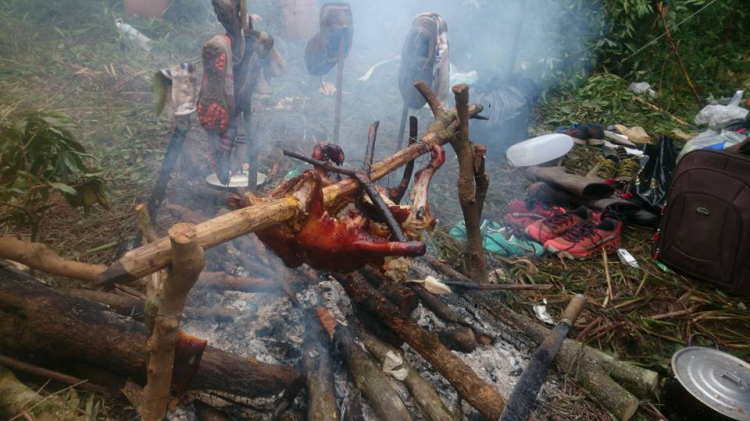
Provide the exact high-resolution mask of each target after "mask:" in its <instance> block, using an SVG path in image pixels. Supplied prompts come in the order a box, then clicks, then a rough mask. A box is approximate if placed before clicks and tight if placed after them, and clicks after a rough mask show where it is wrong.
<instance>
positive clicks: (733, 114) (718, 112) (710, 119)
mask: <svg viewBox="0 0 750 421" xmlns="http://www.w3.org/2000/svg"><path fill="white" fill-rule="evenodd" d="M744 93H745V91H737V92H736V93H735V94H734V96H733V97H732V100H731V101H730V102H729V105H718V104H713V105H707V106H705V107H704V108H703V109H702V110H701V111H700V112H699V113H698V115H696V116H695V124H708V126H709V127H715V126H718V125H720V124H722V123H725V122H727V121H729V120H734V119H737V118H739V119H743V118H746V117H747V113H748V110H746V109H744V108H742V107H740V106H739V104H740V102H741V101H742V96H743V95H744Z"/></svg>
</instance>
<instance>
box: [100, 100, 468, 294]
mask: <svg viewBox="0 0 750 421" xmlns="http://www.w3.org/2000/svg"><path fill="white" fill-rule="evenodd" d="M481 111H482V106H480V105H470V106H468V109H467V116H468V117H471V116H476V115H477V114H479V113H480V112H481ZM457 128H458V114H457V112H456V111H455V110H451V111H447V112H444V113H443V114H442V115H441V116H440V118H437V119H436V120H435V121H434V122H433V123H432V124H431V125H430V127H429V128H428V130H427V133H425V135H424V136H422V138H421V139H420V141H419V142H417V143H415V144H413V145H411V146H409V147H407V148H405V149H403V150H400V151H398V152H396V153H395V154H394V155H391V156H390V157H387V158H385V159H384V160H382V161H380V162H378V163H376V164H374V165H373V166H372V175H371V177H370V178H371V180H372V181H376V180H379V179H381V178H383V177H385V176H386V175H387V174H389V173H391V172H392V171H394V170H396V169H397V168H399V167H401V166H403V165H405V164H406V163H408V162H409V161H412V160H413V159H415V158H417V157H419V156H421V155H424V154H427V153H430V152H431V151H432V147H433V146H434V145H443V144H445V143H447V142H448V141H449V140H450V139H451V138H453V136H455V134H456V130H457ZM358 189H359V184H358V182H357V181H355V180H351V179H349V180H343V181H341V182H338V183H336V184H332V185H330V186H327V187H325V188H324V189H323V193H324V206H325V207H326V208H330V207H334V205H335V204H336V203H341V202H342V201H346V200H347V198H348V197H350V196H351V195H352V194H354V193H355V192H356V191H357V190H358ZM301 210H302V209H301V204H300V203H299V201H298V200H297V199H296V198H295V197H291V196H288V197H284V198H282V199H276V200H270V201H268V202H266V203H263V204H261V205H258V206H252V207H247V208H242V209H238V210H235V211H233V212H229V213H227V214H225V215H222V216H219V217H217V218H213V219H211V220H208V221H206V222H203V223H201V224H199V225H198V226H197V227H196V229H197V236H198V243H199V244H200V245H201V246H202V247H203V248H204V249H208V248H211V247H215V246H217V245H219V244H222V243H224V242H227V241H229V240H231V239H234V238H237V237H239V236H241V235H244V234H248V233H251V232H255V231H258V230H262V229H264V228H268V227H271V226H275V225H278V224H281V223H285V222H289V221H291V220H293V219H294V218H295V217H296V216H297V215H298V214H299V213H300V211H301ZM170 260H171V253H170V244H169V239H166V238H163V239H161V240H159V241H156V242H154V243H152V244H147V245H144V246H142V247H139V248H137V249H134V250H131V251H129V252H128V253H126V254H125V255H124V256H123V257H122V258H121V259H120V260H119V261H117V262H116V263H115V264H113V265H112V266H110V267H109V268H107V270H106V271H104V273H102V274H101V275H100V276H99V277H98V282H97V284H98V285H100V286H105V287H110V286H112V285H114V284H116V283H120V282H132V281H134V280H136V279H139V278H142V277H144V276H146V275H149V274H151V273H154V272H156V271H157V270H159V269H162V268H164V267H166V266H167V265H168V264H169V262H170Z"/></svg>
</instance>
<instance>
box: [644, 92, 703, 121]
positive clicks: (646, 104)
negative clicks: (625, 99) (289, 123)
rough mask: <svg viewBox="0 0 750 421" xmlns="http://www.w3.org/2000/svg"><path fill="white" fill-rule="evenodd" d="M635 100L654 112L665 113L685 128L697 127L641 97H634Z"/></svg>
mask: <svg viewBox="0 0 750 421" xmlns="http://www.w3.org/2000/svg"><path fill="white" fill-rule="evenodd" d="M633 100H635V101H637V102H639V103H641V104H643V105H645V106H646V107H648V108H650V109H652V110H654V111H657V112H660V113H664V114H666V115H668V116H669V118H671V119H672V120H674V121H675V122H676V123H678V124H682V125H683V126H686V127H690V128H694V127H695V126H694V125H693V124H690V123H688V122H687V121H685V120H683V119H681V118H679V117H675V116H674V115H672V114H670V113H668V112H666V111H664V110H663V109H661V108H659V107H657V106H656V105H654V104H652V103H650V102H648V101H646V100H645V99H643V98H641V97H639V96H637V95H633Z"/></svg>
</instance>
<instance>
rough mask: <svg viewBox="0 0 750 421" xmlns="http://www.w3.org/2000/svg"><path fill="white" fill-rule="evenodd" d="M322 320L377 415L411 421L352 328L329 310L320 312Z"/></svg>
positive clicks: (386, 419) (379, 417) (400, 420)
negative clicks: (339, 321) (341, 322)
mask: <svg viewBox="0 0 750 421" xmlns="http://www.w3.org/2000/svg"><path fill="white" fill-rule="evenodd" d="M317 311H318V318H319V319H320V324H321V325H322V326H323V329H325V330H326V332H328V336H330V337H331V339H333V340H334V341H335V342H336V344H337V345H338V346H337V348H338V350H339V352H340V353H341V354H342V356H343V357H344V359H345V360H346V365H347V367H348V368H349V373H351V377H352V380H353V382H354V385H355V386H356V387H357V389H359V390H360V391H361V392H362V394H363V395H364V396H365V398H367V401H368V402H369V403H370V406H371V407H372V409H373V411H374V412H375V415H377V417H378V419H379V420H384V421H411V415H410V414H409V411H408V410H407V409H406V405H404V402H403V401H401V398H400V397H399V395H398V393H397V392H396V391H395V390H393V387H391V385H390V383H389V380H388V378H387V377H386V376H385V373H383V370H381V368H380V367H378V365H377V364H375V362H374V361H373V360H372V358H371V357H370V356H369V355H367V353H366V352H365V351H364V350H363V349H362V348H360V346H359V345H358V344H357V342H356V341H355V339H354V334H353V333H352V331H351V329H350V328H349V327H348V326H344V325H342V324H339V323H337V322H336V320H334V318H333V316H331V314H330V313H329V312H328V310H326V309H325V308H318V310H317Z"/></svg>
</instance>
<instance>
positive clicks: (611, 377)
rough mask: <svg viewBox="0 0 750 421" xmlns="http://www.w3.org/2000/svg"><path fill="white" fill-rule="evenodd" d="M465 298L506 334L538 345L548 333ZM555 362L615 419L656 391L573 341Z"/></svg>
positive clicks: (652, 376)
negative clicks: (509, 333) (521, 335)
mask: <svg viewBox="0 0 750 421" xmlns="http://www.w3.org/2000/svg"><path fill="white" fill-rule="evenodd" d="M425 259H426V260H427V261H428V262H429V263H430V266H431V267H432V268H433V269H434V270H436V271H438V272H440V273H444V274H446V276H449V277H453V278H456V279H460V278H463V279H466V277H465V276H464V275H462V274H461V273H459V272H457V271H455V270H454V269H453V268H451V267H449V266H447V265H445V264H444V263H442V262H440V261H438V260H436V259H434V258H432V257H429V256H427V257H425ZM464 296H465V297H468V298H470V299H471V301H473V302H474V303H476V304H478V305H480V306H481V307H482V308H483V309H484V310H485V311H487V312H488V313H489V314H490V315H492V316H493V317H494V318H495V320H496V321H497V322H499V323H500V324H501V325H499V326H498V328H499V329H502V330H505V331H507V330H508V327H507V326H510V327H511V328H512V329H514V330H516V331H518V332H520V333H521V334H523V335H524V336H526V337H527V338H529V339H531V340H532V341H533V342H535V343H536V344H537V345H539V344H541V343H542V342H543V341H544V339H545V338H546V337H547V335H548V334H549V332H550V331H549V329H547V328H545V327H543V326H540V325H539V324H537V323H534V322H533V321H531V320H528V319H527V318H525V317H523V316H521V315H520V314H518V313H516V312H514V311H513V310H511V309H510V308H509V307H507V306H506V305H505V304H503V303H499V302H496V300H492V299H491V298H490V297H488V296H487V295H486V294H481V293H480V292H477V291H467V292H466V294H465V295H464ZM503 325H504V326H503ZM555 361H556V363H557V366H558V368H559V369H560V370H561V371H564V372H567V373H569V374H570V375H571V377H572V378H573V379H574V380H575V381H576V383H578V385H579V386H581V387H583V388H584V389H586V390H587V391H588V392H589V393H591V394H592V395H593V396H594V397H595V398H596V400H597V401H598V402H600V403H601V405H602V406H603V407H604V408H605V409H607V410H608V411H610V412H611V413H613V414H614V415H615V416H616V417H617V418H618V419H622V420H626V419H629V418H630V417H631V416H632V415H633V413H634V412H635V410H636V409H637V408H638V398H636V396H634V394H635V395H637V396H640V397H643V398H647V397H650V396H653V395H654V394H656V392H657V390H658V387H659V375H658V374H657V373H655V372H653V371H651V370H647V369H643V368H640V367H637V366H635V365H633V364H629V363H627V362H624V361H619V360H617V359H616V358H614V357H612V356H610V355H608V354H606V353H604V352H602V351H599V350H597V349H594V348H591V347H588V346H586V345H583V344H581V343H579V342H577V341H575V340H573V339H565V341H564V342H563V345H562V348H561V349H560V352H559V353H558V354H557V357H556V358H555ZM618 382H619V383H620V384H618ZM631 392H632V393H631Z"/></svg>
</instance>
